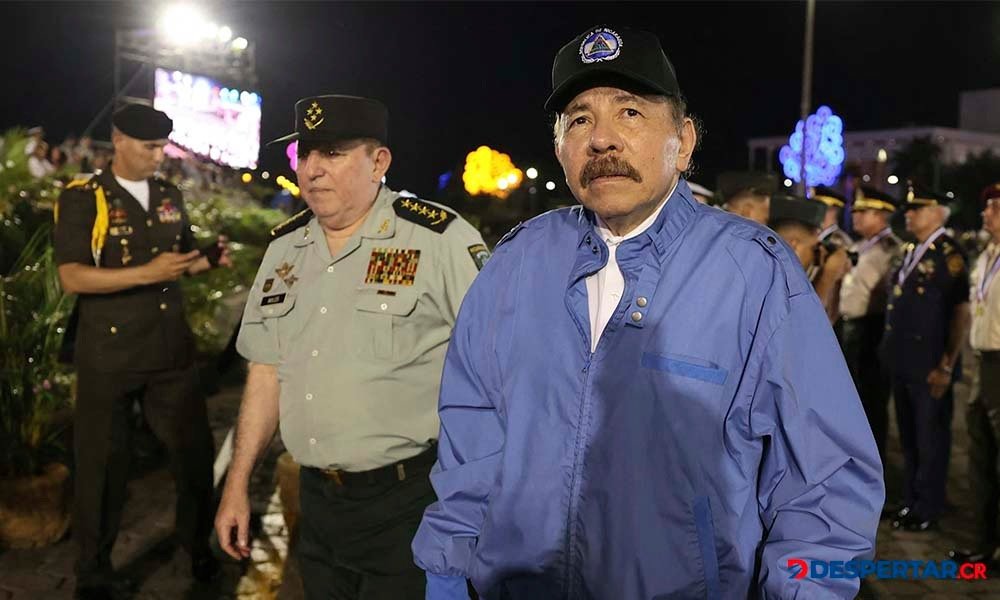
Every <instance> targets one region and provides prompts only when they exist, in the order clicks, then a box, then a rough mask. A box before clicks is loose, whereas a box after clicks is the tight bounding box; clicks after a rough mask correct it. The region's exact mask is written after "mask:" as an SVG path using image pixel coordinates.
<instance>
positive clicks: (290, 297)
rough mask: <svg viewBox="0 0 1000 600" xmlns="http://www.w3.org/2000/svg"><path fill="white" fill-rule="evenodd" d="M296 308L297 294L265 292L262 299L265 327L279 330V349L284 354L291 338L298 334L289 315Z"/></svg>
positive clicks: (262, 316) (261, 308) (261, 309)
mask: <svg viewBox="0 0 1000 600" xmlns="http://www.w3.org/2000/svg"><path fill="white" fill-rule="evenodd" d="M293 308H295V294H290V293H288V292H282V293H280V294H270V295H268V294H265V295H264V296H263V297H262V298H261V299H260V316H261V321H263V324H264V327H266V328H267V329H268V330H269V331H271V330H273V331H275V332H277V341H278V351H279V352H280V353H281V355H282V356H284V354H285V352H286V351H287V349H288V347H289V346H290V344H291V340H292V339H293V338H294V337H295V336H296V335H298V332H297V331H294V330H293V325H294V324H293V322H292V321H293V319H292V318H291V317H290V316H289V313H291V311H292V309H293Z"/></svg>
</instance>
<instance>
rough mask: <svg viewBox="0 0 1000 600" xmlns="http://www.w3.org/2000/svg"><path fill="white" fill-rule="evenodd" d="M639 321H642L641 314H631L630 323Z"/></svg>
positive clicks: (637, 312) (636, 312)
mask: <svg viewBox="0 0 1000 600" xmlns="http://www.w3.org/2000/svg"><path fill="white" fill-rule="evenodd" d="M641 320H642V313H641V312H639V311H635V312H634V313H632V321H634V322H636V323H638V322H639V321H641Z"/></svg>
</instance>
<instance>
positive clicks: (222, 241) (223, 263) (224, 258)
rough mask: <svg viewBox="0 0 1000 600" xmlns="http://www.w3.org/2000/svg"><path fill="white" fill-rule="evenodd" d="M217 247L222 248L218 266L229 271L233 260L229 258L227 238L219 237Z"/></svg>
mask: <svg viewBox="0 0 1000 600" xmlns="http://www.w3.org/2000/svg"><path fill="white" fill-rule="evenodd" d="M219 245H220V246H222V254H221V255H220V256H219V266H220V267H226V268H227V269H231V268H232V266H233V259H232V258H231V257H230V256H229V238H227V237H226V236H224V235H220V236H219Z"/></svg>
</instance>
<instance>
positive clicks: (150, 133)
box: [111, 104, 174, 141]
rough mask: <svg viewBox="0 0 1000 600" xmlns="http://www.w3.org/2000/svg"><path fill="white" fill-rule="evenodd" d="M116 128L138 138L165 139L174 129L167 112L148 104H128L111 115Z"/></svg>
mask: <svg viewBox="0 0 1000 600" xmlns="http://www.w3.org/2000/svg"><path fill="white" fill-rule="evenodd" d="M111 123H112V124H113V125H114V126H115V129H117V130H118V131H120V132H122V133H124V134H125V135H127V136H129V137H131V138H135V139H137V140H143V141H149V140H165V139H167V136H168V135H170V132H171V131H173V129H174V122H173V121H171V120H170V117H168V116H167V113H165V112H163V111H161V110H156V109H155V108H153V107H152V106H148V105H146V104H126V105H125V106H123V107H121V108H119V109H118V110H117V111H115V114H114V116H113V117H111Z"/></svg>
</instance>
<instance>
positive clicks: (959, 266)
mask: <svg viewBox="0 0 1000 600" xmlns="http://www.w3.org/2000/svg"><path fill="white" fill-rule="evenodd" d="M947 264H948V272H949V273H951V276H952V277H956V276H958V275H959V274H960V273H961V272H962V271H964V270H965V259H963V258H962V255H961V254H958V253H957V252H956V253H955V254H952V255H951V256H949V257H948V259H947Z"/></svg>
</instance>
